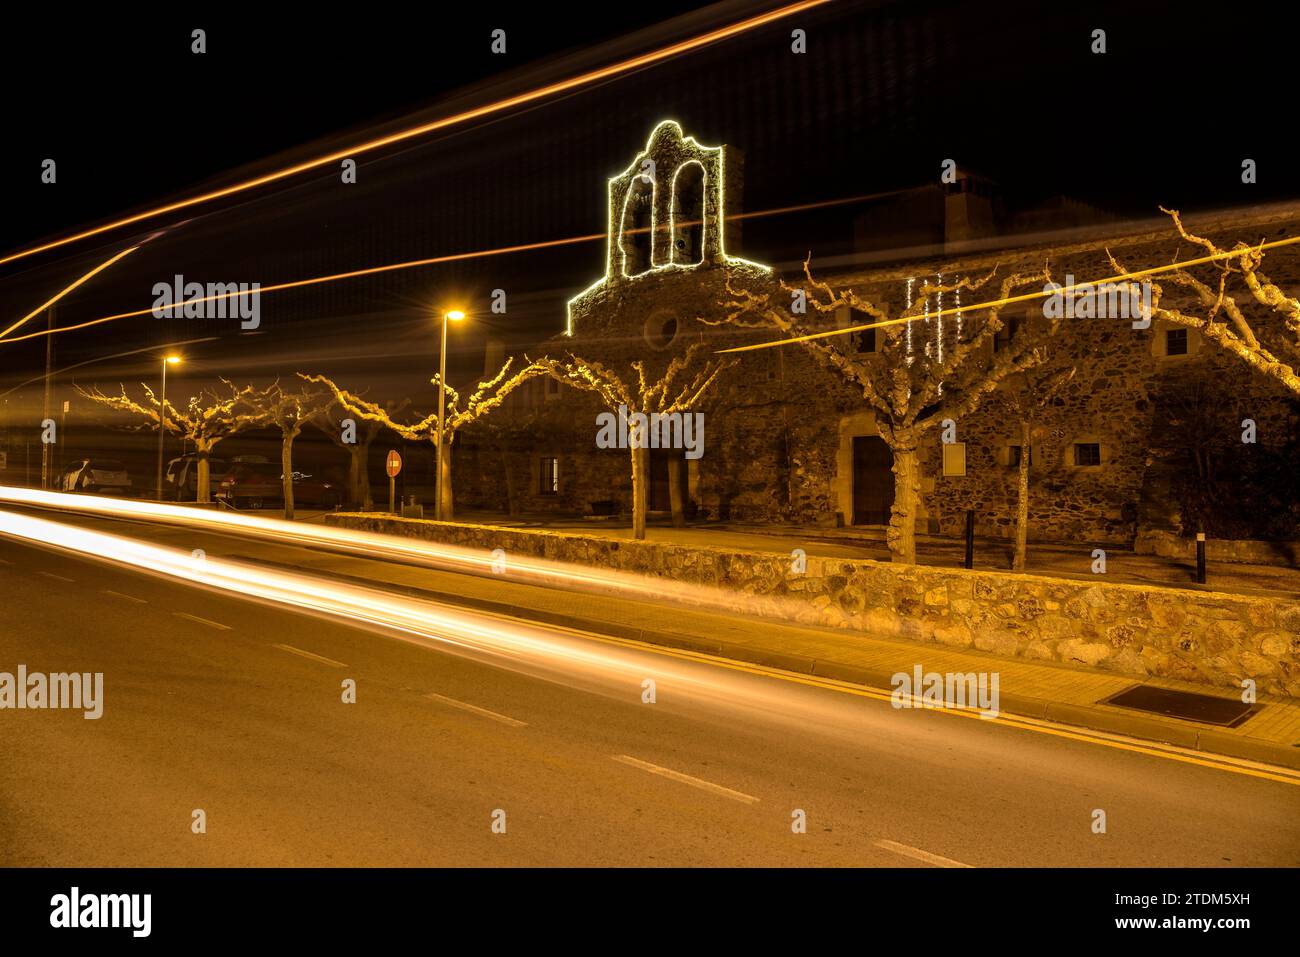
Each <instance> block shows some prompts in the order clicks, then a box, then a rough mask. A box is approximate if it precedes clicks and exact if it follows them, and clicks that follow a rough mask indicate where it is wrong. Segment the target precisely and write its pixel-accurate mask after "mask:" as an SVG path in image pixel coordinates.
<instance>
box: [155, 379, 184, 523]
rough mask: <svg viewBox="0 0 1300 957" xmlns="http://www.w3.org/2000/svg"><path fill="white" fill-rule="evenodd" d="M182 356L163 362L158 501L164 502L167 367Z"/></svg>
mask: <svg viewBox="0 0 1300 957" xmlns="http://www.w3.org/2000/svg"><path fill="white" fill-rule="evenodd" d="M180 361H181V357H180V356H163V360H162V396H161V397H160V399H159V402H158V501H160V502H161V501H162V497H163V494H162V479H163V469H162V467H163V436H164V435H166V434H167V367H168V366H174V365H177V364H178V363H179V362H180Z"/></svg>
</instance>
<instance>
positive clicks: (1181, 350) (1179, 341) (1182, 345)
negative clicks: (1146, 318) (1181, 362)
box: [1165, 329, 1187, 356]
mask: <svg viewBox="0 0 1300 957" xmlns="http://www.w3.org/2000/svg"><path fill="white" fill-rule="evenodd" d="M1165 355H1167V356H1185V355H1187V330H1186V329H1166V330H1165Z"/></svg>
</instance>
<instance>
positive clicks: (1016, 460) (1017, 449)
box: [1007, 445, 1034, 468]
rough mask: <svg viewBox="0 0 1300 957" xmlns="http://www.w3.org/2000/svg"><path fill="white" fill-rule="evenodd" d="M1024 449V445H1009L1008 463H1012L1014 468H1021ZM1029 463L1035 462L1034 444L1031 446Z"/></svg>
mask: <svg viewBox="0 0 1300 957" xmlns="http://www.w3.org/2000/svg"><path fill="white" fill-rule="evenodd" d="M1023 450H1024V446H1020V445H1008V446H1007V465H1010V466H1011V467H1012V468H1020V455H1021V453H1022V451H1023ZM1029 464H1030V465H1033V464H1034V447H1033V446H1032V445H1031V446H1030V447H1029Z"/></svg>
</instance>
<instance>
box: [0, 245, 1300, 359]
mask: <svg viewBox="0 0 1300 957" xmlns="http://www.w3.org/2000/svg"><path fill="white" fill-rule="evenodd" d="M1295 243H1300V236H1292V237H1290V238H1289V239H1275V240H1273V241H1272V242H1267V243H1260V244H1258V245H1256V246H1251V247H1250V248H1251V249H1253V250H1260V251H1262V250H1265V249H1276V248H1277V247H1279V246H1291V245H1293V244H1295ZM1240 255H1242V251H1241V250H1224V251H1222V252H1217V253H1214V254H1212V255H1209V256H1201V257H1199V258H1197V259H1185V260H1183V261H1182V262H1175V263H1168V264H1166V265H1164V266H1152V267H1151V268H1150V269H1137V270H1134V271H1133V272H1126V273H1120V274H1119V275H1118V276H1109V277H1107V278H1106V279H1092V280H1087V281H1084V282H1076V283H1073V284H1071V285H1069V286H1062V287H1060V288H1059V289H1053V290H1052V291H1051V292H1048V291H1047V290H1046V289H1044V290H1042V291H1040V292H1026V293H1021V294H1020V295H1018V296H1006V297H1004V298H1002V299H991V300H989V301H988V302H977V303H972V304H970V305H961V306H950V307H949V308H947V309H940V310H938V311H934V312H931V311H929V310H927V311H926V313H925V315H924V317H922V316H920V315H913V316H899V317H898V318H897V319H883V320H881V321H879V322H868V323H863V324H862V325H860V326H846V327H845V328H843V329H831V330H828V331H826V332H810V333H808V334H807V335H802V336H791V337H790V338H787V339H773V340H772V341H771V342H758V343H754V344H752V345H748V346H734V347H732V348H730V349H718V350H717V351H716V354H717V355H723V354H725V353H728V352H756V351H758V350H759V349H776V348H779V347H780V346H788V345H790V344H792V343H795V342H811V341H813V340H814V339H829V338H831V337H832V336H846V335H849V334H851V333H854V332H862V331H864V330H866V329H882V328H884V327H885V326H899V325H902V324H903V323H905V322H914V321H915V320H917V319H920V318H926V319H938V318H940V317H941V316H951V315H955V314H956V313H958V312H962V313H968V314H969V313H971V312H975V311H977V310H980V309H990V308H993V307H994V306H1009V305H1012V304H1014V303H1017V302H1029V301H1030V300H1032V299H1042V298H1044V297H1046V296H1049V295H1056V294H1058V293H1059V294H1061V295H1064V294H1065V293H1069V292H1073V291H1074V290H1076V289H1079V288H1081V287H1084V286H1089V287H1096V286H1105V285H1109V284H1111V283H1117V282H1123V281H1126V280H1129V279H1138V278H1141V277H1142V276H1156V275H1159V274H1161V273H1166V272H1173V271H1174V270H1177V269H1186V268H1187V267H1188V266H1202V265H1204V264H1206V263H1212V262H1218V261H1219V260H1221V259H1231V258H1232V257H1234V256H1240ZM4 341H5V340H3V339H0V342H4Z"/></svg>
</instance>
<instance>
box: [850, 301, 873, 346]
mask: <svg viewBox="0 0 1300 957" xmlns="http://www.w3.org/2000/svg"><path fill="white" fill-rule="evenodd" d="M873 321H874V320H873V319H872V318H871V316H869V315H867V314H866V313H865V312H863V311H862V310H860V309H854V308H852V307H850V308H849V325H850V326H865V325H869V324H871V323H872V322H873ZM852 339H853V351H854V352H875V351H876V330H875V329H862V330H860V331H858V332H855V333H853V336H852Z"/></svg>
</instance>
